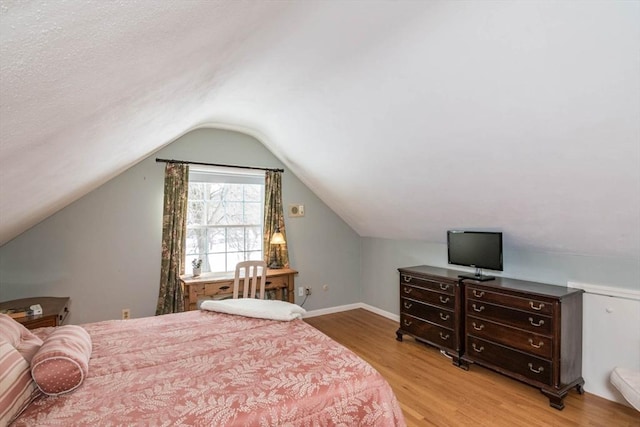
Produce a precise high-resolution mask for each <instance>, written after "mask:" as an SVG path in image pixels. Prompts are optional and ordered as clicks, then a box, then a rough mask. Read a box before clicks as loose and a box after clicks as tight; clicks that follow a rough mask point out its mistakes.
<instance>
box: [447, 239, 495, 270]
mask: <svg viewBox="0 0 640 427" xmlns="http://www.w3.org/2000/svg"><path fill="white" fill-rule="evenodd" d="M447 248H448V261H449V264H455V265H462V266H465V267H474V268H475V269H476V272H475V274H463V275H460V277H462V278H466V279H473V280H479V281H481V282H484V281H486V280H493V279H495V277H493V276H485V275H484V274H482V269H487V270H494V271H502V233H500V232H494V231H458V230H449V231H447Z"/></svg>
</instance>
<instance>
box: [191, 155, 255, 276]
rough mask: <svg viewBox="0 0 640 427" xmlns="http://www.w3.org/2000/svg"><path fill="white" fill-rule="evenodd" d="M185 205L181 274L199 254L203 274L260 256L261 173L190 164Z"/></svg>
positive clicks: (221, 270)
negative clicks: (183, 265)
mask: <svg viewBox="0 0 640 427" xmlns="http://www.w3.org/2000/svg"><path fill="white" fill-rule="evenodd" d="M188 203H189V206H188V212H187V238H186V248H185V271H186V272H188V271H189V269H190V268H191V262H192V261H193V260H194V259H198V258H200V259H202V267H201V268H202V272H203V273H206V272H225V271H234V270H235V266H236V264H237V263H238V262H240V261H248V260H261V259H263V257H262V228H263V227H262V223H263V218H264V173H263V172H260V171H255V172H254V171H251V170H244V169H229V168H225V169H221V168H204V167H201V166H198V167H193V166H192V167H191V168H190V170H189V202H188Z"/></svg>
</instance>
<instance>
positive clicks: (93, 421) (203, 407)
mask: <svg viewBox="0 0 640 427" xmlns="http://www.w3.org/2000/svg"><path fill="white" fill-rule="evenodd" d="M69 326H72V325H69ZM60 328H65V326H62V327H58V328H42V329H39V330H35V331H33V333H34V334H35V335H36V336H37V337H38V338H39V339H41V340H42V342H43V343H44V344H43V346H42V348H44V347H45V346H46V345H47V344H48V340H49V339H51V340H53V338H52V337H53V333H54V332H56V330H57V329H60ZM75 328H79V327H77V326H76V327H75ZM81 329H84V330H85V331H86V333H88V337H90V346H91V348H90V350H89V351H90V358H89V359H88V368H87V370H86V372H85V374H84V375H83V378H82V380H81V384H80V385H79V386H77V388H75V389H74V390H72V391H70V392H64V393H62V394H59V395H57V396H55V395H54V396H48V395H43V394H42V393H41V392H39V395H38V396H37V397H36V398H35V400H33V401H31V403H29V404H28V406H27V407H26V409H24V410H23V411H22V413H21V414H20V415H19V416H18V417H17V419H15V421H14V422H13V423H12V424H11V425H12V426H16V427H23V426H37V425H47V426H56V425H64V426H70V425H92V426H96V425H158V426H159V425H189V426H205V425H206V426H223V425H234V426H235V425H242V426H245V425H246V426H251V425H264V426H287V425H290V426H322V425H344V426H355V425H367V426H397V425H405V422H404V419H403V415H402V412H401V410H400V407H399V405H398V402H397V400H396V398H395V395H394V394H393V391H392V390H391V388H390V386H389V384H388V383H387V382H386V380H385V379H384V378H383V377H382V376H381V375H380V374H379V373H378V372H377V371H376V370H375V369H373V368H372V367H371V366H370V365H369V364H368V363H366V362H365V361H364V360H362V359H361V358H359V357H358V356H357V355H355V354H354V353H353V352H351V351H350V350H348V349H346V348H345V347H343V346H341V345H340V344H338V343H336V342H335V341H333V340H332V339H330V338H329V337H327V336H326V335H324V334H322V333H321V332H319V331H318V330H316V329H314V328H313V327H311V326H310V325H308V324H306V323H304V322H303V321H302V320H300V319H296V320H292V321H275V320H266V319H257V318H248V317H243V316H238V315H230V314H224V313H219V312H211V311H203V310H198V311H189V312H185V313H178V314H170V315H164V316H158V317H147V318H141V319H133V320H127V321H120V320H118V321H104V322H97V323H91V324H85V325H82V328H81ZM58 332H59V331H58ZM58 335H59V334H58ZM63 341H64V340H63ZM30 351H31V352H32V353H33V350H30ZM85 352H86V348H85ZM38 354H39V353H35V356H33V354H31V357H33V359H32V363H31V368H32V370H33V369H34V365H33V362H35V360H36V359H37V358H38V357H39V356H38ZM38 366H40V365H38ZM74 366H75V365H74ZM33 372H34V378H35V377H36V375H35V371H33ZM81 374H82V373H81ZM81 376H82V375H81ZM54 394H55V393H54Z"/></svg>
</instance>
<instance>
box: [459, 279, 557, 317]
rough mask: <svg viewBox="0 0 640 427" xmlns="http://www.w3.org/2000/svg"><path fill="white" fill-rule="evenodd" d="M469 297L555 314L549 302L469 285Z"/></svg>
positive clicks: (532, 311) (519, 308) (520, 308)
mask: <svg viewBox="0 0 640 427" xmlns="http://www.w3.org/2000/svg"><path fill="white" fill-rule="evenodd" d="M466 296H467V299H474V300H476V301H482V302H488V303H492V304H498V305H504V306H506V307H511V308H517V309H518V310H524V311H530V312H531V313H538V314H544V315H547V316H551V315H552V314H553V305H552V304H551V303H549V302H544V301H539V300H536V299H533V298H521V297H516V296H512V295H505V294H501V293H496V292H491V291H486V290H484V289H479V288H475V287H473V286H467V288H466Z"/></svg>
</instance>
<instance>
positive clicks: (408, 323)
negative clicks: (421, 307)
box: [404, 319, 413, 326]
mask: <svg viewBox="0 0 640 427" xmlns="http://www.w3.org/2000/svg"><path fill="white" fill-rule="evenodd" d="M412 323H413V322H411V321H409V320H407V319H404V326H411V324H412Z"/></svg>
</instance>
